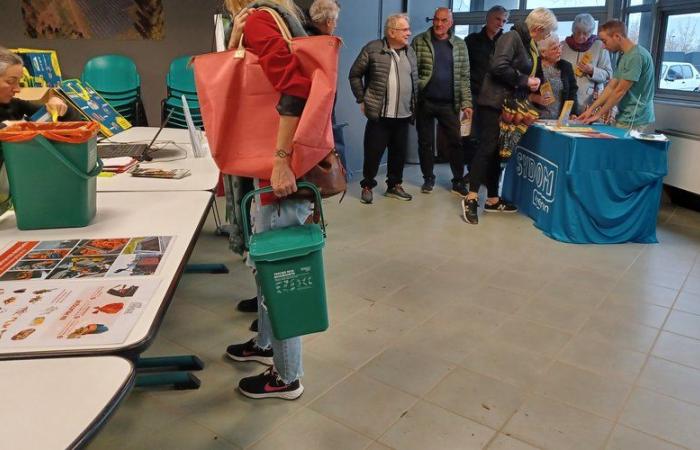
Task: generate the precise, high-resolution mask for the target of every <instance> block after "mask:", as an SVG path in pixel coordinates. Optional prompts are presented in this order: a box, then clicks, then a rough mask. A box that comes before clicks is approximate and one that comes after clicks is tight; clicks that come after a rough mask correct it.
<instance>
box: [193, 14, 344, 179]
mask: <svg viewBox="0 0 700 450" xmlns="http://www.w3.org/2000/svg"><path fill="white" fill-rule="evenodd" d="M265 10H266V11H268V12H270V14H271V15H272V16H273V17H275V19H276V20H277V23H278V26H279V27H280V30H281V32H282V36H283V37H284V38H285V40H286V41H287V43H288V44H289V47H290V50H291V52H292V53H294V54H295V55H297V57H298V58H299V62H300V66H301V70H302V72H303V73H304V74H305V75H306V76H307V77H309V78H310V79H311V93H310V95H309V98H308V100H307V102H306V107H305V108H304V112H303V113H302V115H301V118H300V121H299V126H298V128H297V131H296V133H295V135H294V141H293V148H292V150H293V154H292V170H293V171H294V174H295V175H296V176H297V177H301V176H302V175H304V174H305V173H306V172H308V171H309V170H310V169H311V168H312V167H314V166H315V165H316V164H318V163H319V162H320V161H321V160H322V159H323V158H325V157H326V156H327V155H328V153H329V152H330V151H331V150H332V149H333V147H334V142H333V129H332V127H331V111H332V109H333V101H334V97H335V87H336V81H337V77H338V55H339V51H340V46H341V40H340V39H339V38H337V37H334V36H311V37H295V38H292V37H291V35H290V33H289V30H288V29H287V27H286V24H284V22H283V21H282V19H281V18H280V17H279V15H278V14H277V13H276V12H275V11H273V10H269V9H267V8H265ZM242 41H243V39H242V38H241V45H239V48H238V49H237V50H228V51H225V52H220V53H209V54H206V55H200V56H197V57H195V59H194V73H195V82H196V85H197V94H198V96H199V101H200V107H201V110H202V119H203V120H204V127H205V129H206V134H207V139H208V141H209V147H210V148H211V152H212V155H213V157H214V160H215V161H216V164H217V165H218V166H219V169H220V170H221V172H223V173H226V174H231V175H238V176H245V177H252V178H261V179H265V180H267V179H270V174H271V173H272V164H273V161H274V158H273V155H274V151H275V145H276V143H277V127H278V124H279V113H278V112H277V110H276V108H275V107H276V106H277V103H278V101H279V98H280V94H279V92H276V91H275V90H274V88H273V87H272V84H271V83H270V82H269V81H268V79H267V77H266V76H265V73H264V72H263V70H262V68H261V66H260V64H259V62H258V57H257V56H256V55H254V54H253V53H251V52H249V51H246V50H245V48H244V47H243V45H242Z"/></svg>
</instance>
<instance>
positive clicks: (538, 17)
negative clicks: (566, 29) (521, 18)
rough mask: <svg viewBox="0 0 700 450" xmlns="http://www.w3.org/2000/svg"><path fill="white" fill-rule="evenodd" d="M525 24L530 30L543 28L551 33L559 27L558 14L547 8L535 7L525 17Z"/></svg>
mask: <svg viewBox="0 0 700 450" xmlns="http://www.w3.org/2000/svg"><path fill="white" fill-rule="evenodd" d="M525 25H527V28H528V29H530V30H532V29H533V28H542V29H543V30H544V31H545V32H549V33H551V32H552V31H554V30H556V29H557V16H555V15H554V13H553V12H552V11H550V10H549V9H547V8H535V9H533V10H532V11H531V12H530V14H528V15H527V17H526V18H525Z"/></svg>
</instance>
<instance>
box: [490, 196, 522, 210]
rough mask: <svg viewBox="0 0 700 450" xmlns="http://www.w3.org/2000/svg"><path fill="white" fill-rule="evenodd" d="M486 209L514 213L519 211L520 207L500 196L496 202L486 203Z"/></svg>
mask: <svg viewBox="0 0 700 450" xmlns="http://www.w3.org/2000/svg"><path fill="white" fill-rule="evenodd" d="M484 210H485V211H491V212H504V213H514V212H517V211H518V207H517V206H515V205H514V204H512V203H506V202H504V201H503V199H502V198H499V199H498V201H497V202H496V203H494V204H493V205H489V204H488V203H486V205H485V206H484Z"/></svg>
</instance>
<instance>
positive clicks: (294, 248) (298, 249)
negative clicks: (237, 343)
mask: <svg viewBox="0 0 700 450" xmlns="http://www.w3.org/2000/svg"><path fill="white" fill-rule="evenodd" d="M324 244H325V241H324V237H323V231H321V227H320V226H319V225H317V224H307V225H298V226H294V227H287V228H278V229H275V230H269V231H265V232H264V233H259V234H254V235H253V236H252V237H251V239H250V257H251V258H252V259H253V261H279V260H282V259H289V258H297V257H299V256H306V255H308V254H309V253H312V252H315V251H317V250H320V249H322V248H323V246H324Z"/></svg>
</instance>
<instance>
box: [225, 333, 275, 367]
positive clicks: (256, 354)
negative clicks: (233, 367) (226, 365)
mask: <svg viewBox="0 0 700 450" xmlns="http://www.w3.org/2000/svg"><path fill="white" fill-rule="evenodd" d="M226 356H228V357H229V358H231V359H232V360H234V361H255V362H259V363H261V364H265V365H267V366H271V365H272V348H268V349H267V350H266V349H263V348H260V347H258V346H257V345H255V340H254V339H251V340H249V341H248V342H246V343H244V344H234V345H229V346H228V347H226Z"/></svg>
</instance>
